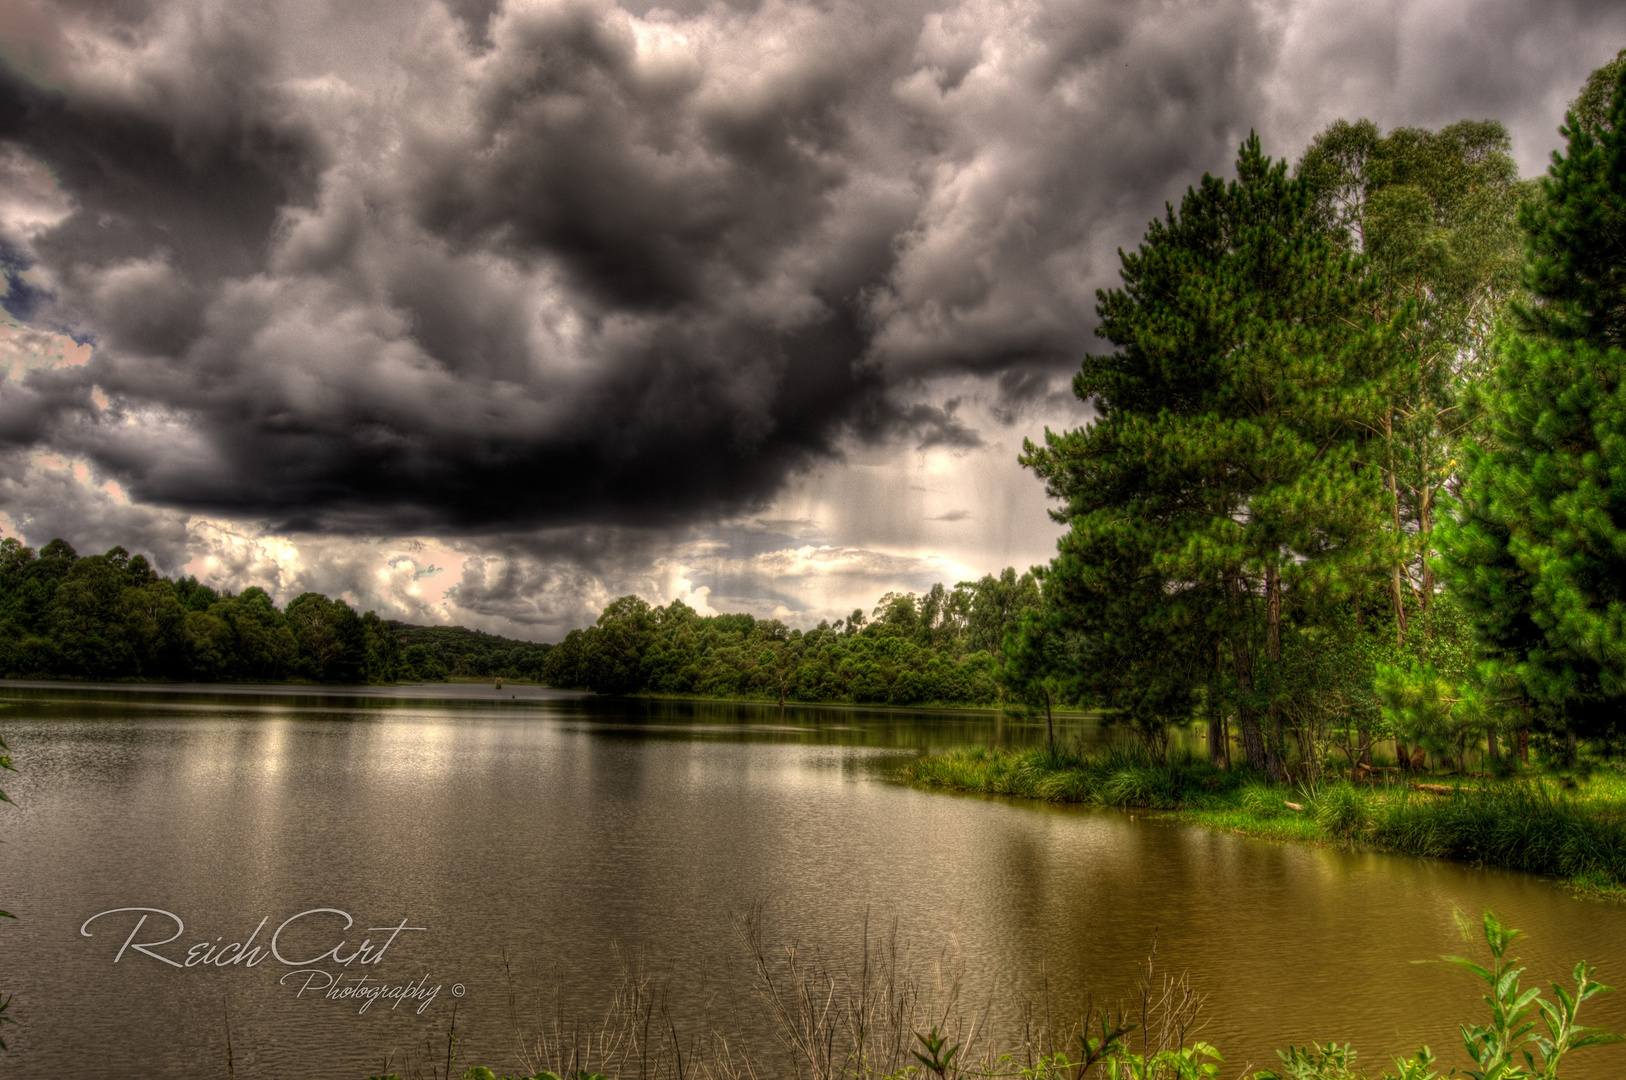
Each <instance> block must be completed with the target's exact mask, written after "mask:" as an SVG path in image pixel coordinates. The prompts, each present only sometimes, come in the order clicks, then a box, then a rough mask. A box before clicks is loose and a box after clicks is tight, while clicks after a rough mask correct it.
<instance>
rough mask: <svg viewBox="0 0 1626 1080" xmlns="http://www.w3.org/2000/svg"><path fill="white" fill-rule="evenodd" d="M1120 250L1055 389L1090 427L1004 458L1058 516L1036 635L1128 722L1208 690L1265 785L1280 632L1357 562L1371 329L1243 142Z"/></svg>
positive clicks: (1370, 531) (1381, 347) (1185, 713)
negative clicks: (1118, 277) (1075, 368)
mask: <svg viewBox="0 0 1626 1080" xmlns="http://www.w3.org/2000/svg"><path fill="white" fill-rule="evenodd" d="M1122 260H1123V270H1122V275H1123V282H1124V284H1123V287H1122V288H1121V289H1113V290H1111V291H1103V292H1100V293H1098V294H1097V296H1098V299H1099V306H1098V309H1097V310H1098V311H1099V313H1100V315H1101V319H1102V322H1101V327H1100V329H1099V330H1098V333H1099V334H1100V335H1101V336H1103V337H1105V338H1107V339H1108V340H1110V341H1111V342H1112V343H1113V344H1114V345H1116V346H1117V347H1118V348H1117V351H1115V352H1113V353H1111V354H1108V355H1101V356H1089V357H1086V358H1085V360H1084V362H1083V364H1082V367H1081V370H1080V372H1079V374H1078V375H1077V376H1076V377H1075V379H1074V391H1075V392H1076V393H1077V394H1078V396H1079V397H1081V398H1083V399H1084V400H1086V401H1088V402H1090V403H1091V404H1092V405H1093V407H1094V409H1095V411H1096V413H1097V417H1098V418H1097V419H1096V420H1095V421H1094V422H1093V423H1091V424H1089V425H1088V426H1086V427H1083V428H1079V429H1076V430H1073V431H1068V432H1065V433H1062V434H1056V433H1053V432H1048V431H1047V432H1046V434H1045V445H1044V446H1042V447H1040V446H1035V445H1033V444H1032V443H1029V444H1027V446H1026V452H1025V454H1024V456H1023V462H1024V464H1026V465H1027V466H1029V467H1030V468H1032V469H1033V470H1034V471H1035V472H1036V473H1038V475H1040V476H1041V477H1043V478H1044V479H1045V480H1046V481H1047V484H1048V488H1049V491H1050V493H1051V495H1053V496H1054V497H1056V498H1059V499H1061V500H1063V501H1064V503H1065V505H1064V507H1063V508H1062V509H1060V510H1058V511H1055V512H1054V513H1055V516H1056V518H1057V520H1059V521H1064V522H1067V523H1069V524H1070V526H1071V528H1070V530H1069V531H1068V533H1067V534H1065V535H1064V536H1063V537H1062V539H1061V541H1060V544H1059V550H1058V554H1057V556H1056V558H1055V559H1054V560H1053V561H1052V562H1051V564H1050V566H1049V568H1048V569H1047V570H1046V571H1045V574H1044V584H1045V590H1044V597H1045V607H1046V619H1047V626H1048V627H1049V628H1050V630H1051V631H1052V632H1056V631H1059V630H1065V631H1066V632H1067V633H1069V634H1071V635H1072V636H1073V638H1074V641H1075V644H1074V647H1072V648H1070V649H1067V650H1060V651H1061V652H1064V653H1065V655H1067V656H1069V657H1071V658H1072V660H1073V663H1074V664H1075V665H1076V666H1075V668H1074V675H1075V677H1076V679H1077V682H1078V685H1079V687H1080V688H1081V689H1082V690H1084V691H1086V692H1088V693H1091V694H1093V696H1095V697H1096V698H1097V699H1098V700H1100V701H1101V702H1102V703H1104V704H1106V705H1109V706H1112V707H1114V708H1118V709H1123V710H1126V711H1128V712H1129V713H1131V714H1132V715H1135V716H1137V717H1138V718H1141V719H1142V720H1144V719H1146V718H1148V717H1151V716H1160V717H1161V719H1162V720H1164V721H1165V722H1166V721H1168V720H1175V719H1185V718H1188V717H1189V716H1190V715H1191V713H1192V711H1193V709H1194V708H1195V705H1196V702H1197V701H1198V700H1199V698H1200V696H1202V694H1203V693H1205V692H1206V694H1207V695H1208V696H1209V698H1210V700H1218V699H1223V700H1224V701H1225V702H1226V704H1227V705H1228V706H1229V708H1230V709H1231V710H1232V711H1234V713H1235V714H1236V715H1237V717H1238V719H1239V721H1240V728H1241V733H1242V738H1243V747H1244V750H1245V752H1246V756H1247V760H1248V763H1249V765H1250V766H1252V767H1254V768H1257V769H1260V770H1262V771H1266V772H1268V773H1269V774H1270V775H1271V776H1272V777H1274V778H1278V779H1279V778H1281V776H1282V775H1283V760H1282V758H1283V755H1282V743H1283V730H1284V728H1283V716H1282V713H1281V702H1282V698H1283V687H1282V686H1281V685H1279V683H1280V675H1281V672H1282V669H1283V665H1282V656H1283V638H1284V635H1285V634H1289V633H1291V632H1292V631H1293V628H1294V626H1295V625H1296V624H1297V623H1298V622H1302V621H1305V620H1308V619H1309V618H1310V617H1311V615H1312V611H1313V609H1314V608H1315V606H1316V605H1317V603H1318V602H1320V601H1322V600H1324V599H1326V598H1327V597H1328V596H1330V595H1332V594H1334V593H1336V592H1337V591H1338V589H1339V587H1340V585H1341V583H1342V582H1343V581H1344V580H1345V579H1346V578H1349V577H1351V576H1358V575H1357V574H1355V573H1354V572H1353V571H1354V566H1355V565H1357V564H1358V565H1359V566H1360V567H1361V569H1362V572H1364V573H1366V574H1368V575H1369V574H1370V573H1371V572H1372V569H1371V566H1370V560H1371V558H1372V553H1371V551H1370V544H1369V543H1367V541H1368V540H1369V539H1370V537H1372V536H1373V535H1374V534H1375V532H1376V531H1377V514H1378V510H1379V508H1380V505H1381V504H1380V501H1379V498H1378V496H1379V492H1380V488H1379V484H1378V473H1377V470H1375V469H1374V468H1372V467H1371V466H1370V465H1369V464H1367V458H1368V456H1369V455H1368V453H1367V451H1368V450H1369V447H1368V445H1367V444H1368V442H1369V441H1370V439H1369V435H1368V433H1369V432H1370V431H1371V430H1372V427H1373V425H1372V422H1371V419H1372V418H1371V413H1372V410H1373V409H1374V408H1376V407H1377V403H1378V401H1379V398H1380V395H1378V394H1377V393H1376V392H1375V389H1374V388H1375V387H1376V386H1377V385H1378V384H1379V382H1380V381H1381V380H1382V379H1383V378H1384V377H1386V371H1387V365H1388V364H1389V363H1390V354H1391V352H1392V349H1391V348H1390V342H1391V339H1392V338H1393V334H1392V332H1391V330H1392V328H1391V327H1387V326H1379V325H1376V324H1374V322H1373V321H1372V319H1371V318H1370V316H1369V315H1368V314H1366V313H1367V312H1369V311H1370V310H1372V308H1373V304H1372V303H1371V297H1370V296H1369V295H1368V293H1369V291H1370V288H1371V286H1370V281H1369V279H1368V278H1367V277H1366V276H1364V275H1363V274H1362V271H1361V262H1360V259H1359V258H1358V257H1354V256H1351V255H1349V254H1346V253H1344V252H1342V251H1340V250H1339V249H1338V247H1337V245H1336V244H1335V243H1333V241H1332V239H1331V232H1330V230H1329V229H1328V228H1327V227H1326V225H1325V222H1324V221H1323V220H1322V219H1321V217H1320V215H1319V214H1318V213H1317V208H1316V205H1315V202H1314V200H1313V198H1312V196H1311V192H1310V190H1309V188H1308V187H1307V185H1306V184H1305V183H1304V182H1303V181H1301V180H1299V179H1296V178H1293V177H1291V176H1289V174H1288V171H1287V168H1286V166H1285V164H1284V163H1281V162H1272V161H1271V160H1270V159H1269V158H1267V157H1265V155H1264V154H1263V153H1262V152H1261V150H1260V147H1259V142H1258V140H1257V138H1253V137H1250V138H1249V140H1248V141H1247V142H1246V143H1245V144H1243V146H1242V149H1241V153H1240V154H1239V156H1238V160H1237V179H1236V180H1234V181H1231V182H1229V183H1225V182H1222V181H1220V180H1218V179H1215V178H1214V177H1211V176H1204V177H1203V179H1202V182H1201V183H1200V184H1199V185H1198V186H1197V187H1195V188H1193V189H1191V190H1190V191H1188V192H1187V194H1186V196H1185V198H1184V199H1183V200H1182V202H1181V205H1180V209H1179V212H1178V213H1176V212H1175V210H1174V209H1173V208H1172V207H1170V208H1169V209H1168V212H1167V214H1166V216H1165V218H1164V219H1163V220H1159V221H1154V222H1152V223H1151V225H1150V227H1149V228H1148V230H1147V233H1146V236H1145V239H1144V240H1143V242H1142V243H1141V245H1140V247H1139V249H1138V250H1137V251H1135V252H1132V253H1124V254H1123V255H1122ZM1262 718H1265V719H1267V720H1268V723H1262V722H1261V720H1262Z"/></svg>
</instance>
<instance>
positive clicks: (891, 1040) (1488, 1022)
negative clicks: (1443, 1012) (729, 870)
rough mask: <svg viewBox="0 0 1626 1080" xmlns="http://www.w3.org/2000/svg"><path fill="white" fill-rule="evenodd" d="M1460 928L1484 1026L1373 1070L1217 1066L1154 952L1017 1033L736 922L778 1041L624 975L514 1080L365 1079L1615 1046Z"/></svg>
mask: <svg viewBox="0 0 1626 1080" xmlns="http://www.w3.org/2000/svg"><path fill="white" fill-rule="evenodd" d="M1459 926H1460V927H1461V929H1462V931H1463V937H1464V940H1468V939H1469V938H1470V936H1478V937H1480V938H1481V939H1482V940H1483V942H1484V945H1483V947H1482V950H1483V953H1484V954H1488V955H1486V956H1485V959H1484V960H1483V961H1479V960H1474V959H1469V958H1464V957H1456V956H1451V957H1443V958H1442V962H1443V964H1444V965H1445V966H1447V967H1451V968H1455V969H1457V970H1458V971H1461V972H1463V973H1465V974H1467V975H1469V976H1470V977H1471V978H1472V979H1473V980H1474V981H1475V982H1476V983H1478V984H1480V985H1481V986H1482V989H1483V991H1484V994H1483V997H1482V998H1481V1000H1482V1001H1483V1002H1484V1004H1485V1005H1486V1006H1487V1015H1484V1016H1482V1017H1480V1022H1478V1023H1473V1022H1470V1023H1466V1024H1463V1025H1462V1026H1461V1034H1462V1047H1461V1050H1460V1051H1458V1052H1456V1053H1451V1052H1447V1053H1445V1054H1440V1055H1436V1054H1435V1052H1434V1051H1433V1050H1432V1049H1431V1048H1429V1047H1427V1046H1423V1047H1419V1048H1418V1049H1417V1050H1416V1051H1414V1052H1413V1053H1412V1054H1410V1055H1409V1056H1406V1057H1402V1058H1396V1059H1394V1060H1393V1062H1392V1063H1391V1065H1390V1067H1389V1068H1386V1069H1383V1070H1382V1071H1380V1072H1374V1073H1369V1072H1366V1071H1364V1070H1362V1069H1360V1068H1359V1067H1358V1066H1357V1051H1356V1049H1355V1047H1353V1046H1352V1045H1350V1044H1348V1043H1345V1044H1339V1043H1336V1042H1332V1043H1326V1044H1324V1045H1314V1044H1312V1045H1310V1046H1303V1047H1288V1048H1287V1049H1285V1050H1282V1051H1279V1052H1278V1053H1277V1057H1278V1059H1279V1064H1278V1065H1277V1066H1276V1067H1275V1068H1269V1069H1263V1070H1257V1069H1254V1068H1252V1067H1251V1066H1247V1067H1244V1066H1240V1065H1238V1064H1227V1063H1226V1059H1225V1057H1224V1055H1223V1051H1222V1049H1221V1048H1219V1047H1215V1046H1213V1045H1211V1044H1209V1043H1208V1042H1206V1041H1204V1040H1203V1039H1201V1038H1200V1036H1201V1034H1202V1030H1203V1028H1204V1026H1205V1018H1204V1016H1203V1005H1204V999H1203V996H1202V995H1201V994H1200V993H1199V992H1197V991H1196V990H1194V989H1193V987H1192V983H1191V980H1190V978H1189V977H1188V976H1185V975H1182V976H1179V977H1170V976H1168V975H1165V974H1164V973H1163V972H1161V971H1160V970H1158V968H1157V966H1156V962H1155V952H1154V956H1153V958H1151V959H1149V960H1148V961H1147V963H1146V965H1145V968H1144V969H1143V971H1142V976H1141V978H1140V980H1139V983H1138V985H1137V986H1136V987H1135V989H1134V991H1133V992H1132V993H1131V995H1130V996H1129V997H1128V999H1127V1000H1126V1001H1124V1002H1123V1003H1121V1004H1120V1005H1118V1006H1117V1007H1115V1008H1107V1009H1093V1008H1087V1009H1086V1015H1085V1016H1083V1017H1081V1018H1079V1019H1077V1020H1074V1021H1072V1022H1070V1023H1069V1022H1067V1021H1065V1020H1062V1019H1058V1018H1057V1017H1056V1016H1055V1013H1054V1010H1053V1009H1052V1008H1051V1006H1050V1003H1049V1002H1048V1001H1041V1002H1039V1003H1026V1004H1024V1005H1022V1006H1021V1007H1020V1008H1017V1009H1015V1010H1006V1012H1007V1013H1009V1012H1015V1013H1017V1014H1019V1015H1021V1016H1022V1017H1023V1023H1022V1024H1021V1030H1019V1031H1011V1032H1007V1031H996V1030H995V1024H994V1020H993V1018H994V1014H995V1008H994V1002H991V1001H990V1002H988V1003H987V1004H986V1005H985V1006H983V1007H981V1008H976V1007H971V1008H966V1007H964V1006H963V1005H962V1002H961V1001H960V1000H959V994H958V990H957V987H958V979H954V980H951V981H950V983H949V989H948V990H947V992H946V993H942V992H940V993H937V994H933V993H931V992H930V991H929V990H928V989H927V986H926V985H925V984H924V983H923V982H922V981H921V980H919V979H918V978H916V977H915V976H914V975H913V974H912V973H911V972H910V971H909V970H908V968H907V966H906V964H905V963H904V962H901V961H900V959H899V957H900V952H899V949H898V946H897V943H896V941H890V942H887V943H884V944H883V945H881V947H878V948H877V947H876V946H875V945H873V944H872V943H871V942H869V941H868V940H867V938H866V940H865V942H864V944H863V950H864V955H863V961H862V962H861V963H860V964H858V965H856V966H855V967H853V968H838V967H835V966H833V965H829V964H826V963H824V962H823V961H821V959H820V958H819V955H818V954H817V953H816V952H814V951H812V950H805V949H797V948H795V947H789V948H784V949H773V948H770V947H768V946H767V945H765V944H764V942H763V938H762V935H761V930H760V924H759V922H758V920H757V919H756V918H755V917H748V918H745V919H742V920H741V921H740V931H741V938H742V941H743V942H744V944H745V946H746V949H747V952H748V954H749V956H750V962H751V970H752V973H753V975H754V981H755V989H756V995H755V996H756V999H757V1002H758V1003H759V1005H760V1006H761V1008H762V1009H763V1012H764V1013H765V1014H766V1015H765V1017H764V1019H765V1020H766V1021H767V1026H768V1027H770V1028H771V1029H772V1030H773V1031H774V1034H775V1036H776V1038H775V1040H774V1041H775V1042H776V1043H777V1045H776V1046H755V1045H742V1044H740V1043H739V1042H738V1041H737V1040H736V1041H730V1039H728V1038H727V1037H725V1036H724V1035H722V1034H721V1033H720V1032H718V1031H717V1030H715V1029H714V1028H712V1027H710V1025H708V1024H705V1023H704V1022H702V1024H701V1025H700V1026H701V1027H702V1029H703V1030H702V1031H700V1032H690V1033H689V1034H687V1035H685V1034H682V1033H680V1030H679V1024H678V1022H676V1021H675V1020H674V1017H673V1015H672V1012H671V1009H670V1001H669V999H668V997H667V995H666V994H665V992H664V988H663V987H661V986H660V985H659V984H657V983H655V982H654V980H652V979H650V978H649V977H648V976H647V975H646V974H645V973H644V972H642V971H641V970H632V971H624V972H623V976H622V980H621V983H620V985H619V986H618V988H617V989H616V992H615V994H614V996H613V998H612V999H611V1001H610V1003H609V1007H608V1008H607V1009H606V1010H604V1011H603V1012H602V1013H600V1014H599V1016H598V1017H597V1018H593V1019H586V1020H584V1019H583V1018H582V1016H581V1013H580V1012H579V1011H577V1009H578V1008H579V1003H573V1005H572V1007H567V1006H566V1005H565V1003H564V1002H563V1001H562V1000H560V999H559V995H558V992H557V991H556V992H555V1001H554V1002H553V1004H552V1006H551V1007H548V1006H546V1005H544V1004H542V1003H540V1002H539V1003H538V1007H537V1009H536V1014H537V1020H538V1023H537V1024H536V1027H535V1030H534V1031H530V1032H519V1033H517V1035H518V1042H519V1045H518V1047H517V1048H516V1051H515V1053H514V1055H513V1057H514V1059H515V1061H516V1064H517V1065H518V1066H519V1067H518V1069H517V1070H513V1071H510V1070H500V1071H499V1070H494V1069H491V1068H489V1067H486V1066H473V1067H464V1065H463V1064H461V1063H460V1061H459V1056H460V1055H459V1054H458V1049H457V1039H456V1034H455V1027H454V1028H452V1029H450V1030H449V1031H448V1034H447V1036H446V1038H444V1039H442V1040H435V1039H430V1040H427V1041H426V1044H425V1046H424V1048H423V1050H422V1052H421V1053H420V1054H413V1055H408V1062H407V1064H406V1066H405V1070H406V1071H405V1074H404V1075H403V1074H402V1073H397V1072H391V1071H389V1069H388V1068H386V1069H385V1070H384V1071H383V1072H381V1073H379V1074H375V1075H374V1076H371V1077H369V1078H368V1080H440V1078H446V1080H449V1078H451V1077H452V1076H461V1077H462V1078H463V1080H565V1078H569V1080H622V1078H631V1077H639V1078H640V1080H676V1078H680V1077H696V1078H701V1080H741V1078H744V1077H759V1076H797V1077H807V1078H810V1080H873V1078H884V1080H929V1078H931V1077H937V1078H940V1080H947V1078H949V1077H955V1078H958V1080H973V1078H978V1080H992V1078H996V1077H998V1078H1010V1080H1204V1078H1210V1077H1219V1076H1222V1075H1226V1076H1229V1075H1241V1076H1244V1077H1250V1078H1251V1080H1363V1078H1366V1077H1371V1078H1372V1080H1378V1078H1379V1077H1382V1078H1384V1080H1435V1078H1437V1077H1441V1076H1443V1075H1446V1074H1447V1070H1450V1069H1451V1063H1452V1061H1453V1060H1454V1061H1458V1062H1461V1063H1462V1065H1463V1068H1462V1069H1461V1070H1451V1072H1450V1075H1457V1074H1458V1072H1459V1071H1460V1072H1462V1073H1463V1074H1465V1075H1469V1076H1476V1077H1483V1078H1485V1080H1556V1078H1557V1077H1558V1076H1559V1075H1560V1069H1561V1067H1562V1066H1563V1065H1564V1063H1565V1062H1566V1061H1567V1060H1570V1059H1571V1056H1572V1055H1573V1054H1575V1053H1577V1052H1579V1051H1583V1050H1589V1049H1593V1048H1596V1047H1601V1046H1606V1045H1609V1044H1611V1043H1615V1042H1618V1041H1619V1038H1618V1037H1617V1036H1615V1035H1613V1034H1610V1033H1608V1032H1604V1031H1601V1030H1598V1029H1595V1028H1591V1027H1588V1026H1586V1025H1585V1024H1584V1023H1583V1022H1582V1021H1583V1013H1586V1014H1588V1015H1590V1006H1591V1003H1592V1002H1593V1000H1594V999H1595V998H1597V997H1598V996H1599V995H1601V994H1606V993H1609V992H1610V988H1609V987H1607V986H1603V985H1601V984H1600V983H1599V982H1598V981H1597V980H1596V979H1594V978H1593V977H1592V975H1593V972H1592V968H1591V966H1590V965H1588V964H1587V963H1584V962H1583V963H1579V964H1577V965H1576V966H1575V968H1574V969H1573V971H1571V972H1570V974H1569V979H1568V980H1567V985H1566V984H1564V983H1559V982H1554V983H1553V984H1551V985H1552V995H1551V996H1548V995H1547V994H1546V992H1545V991H1544V990H1543V988H1541V987H1540V986H1539V985H1538V986H1533V987H1525V986H1522V985H1521V983H1522V980H1523V976H1524V971H1525V969H1523V968H1521V967H1519V966H1518V960H1517V957H1515V956H1514V955H1512V948H1513V947H1514V945H1515V944H1516V942H1517V941H1518V938H1519V937H1520V934H1519V931H1517V930H1514V929H1511V928H1510V927H1508V926H1506V925H1505V924H1504V923H1503V922H1502V921H1501V920H1500V919H1498V918H1497V917H1496V915H1494V914H1493V913H1491V912H1486V913H1485V914H1484V916H1483V918H1482V919H1481V920H1480V921H1479V922H1478V923H1477V924H1470V923H1469V921H1468V920H1466V919H1464V918H1461V917H1460V916H1459ZM939 985H941V984H939ZM687 1026H688V1025H685V1027H687ZM1238 1069H1240V1070H1241V1071H1240V1073H1237V1072H1236V1070H1238Z"/></svg>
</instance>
